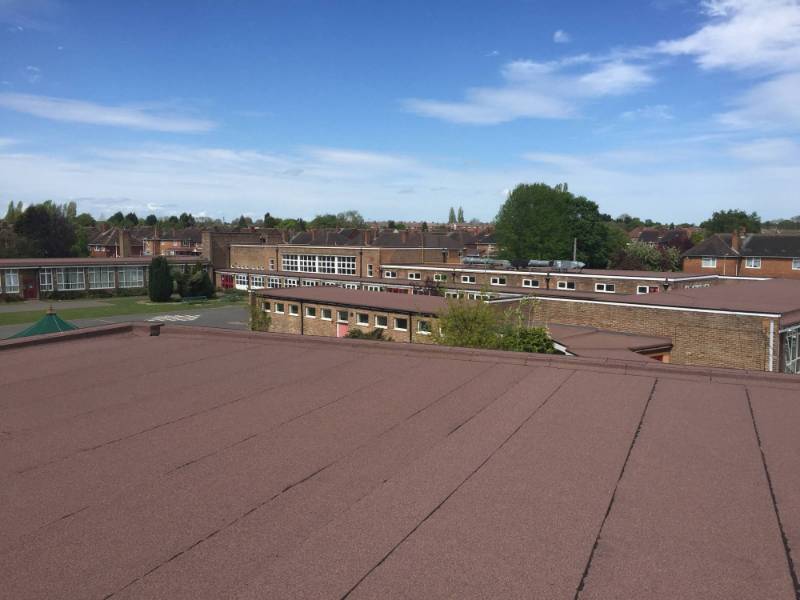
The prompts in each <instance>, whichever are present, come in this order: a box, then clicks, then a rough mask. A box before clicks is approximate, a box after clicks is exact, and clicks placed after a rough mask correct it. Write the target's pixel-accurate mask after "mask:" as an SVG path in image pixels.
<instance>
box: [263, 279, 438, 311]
mask: <svg viewBox="0 0 800 600" xmlns="http://www.w3.org/2000/svg"><path fill="white" fill-rule="evenodd" d="M256 294H258V295H259V296H264V297H267V298H282V299H285V300H297V301H302V302H318V303H320V304H325V303H327V304H336V305H339V306H354V307H359V308H373V309H377V310H387V311H397V312H413V313H424V314H434V315H436V314H439V313H441V312H444V310H445V309H446V308H447V300H446V299H444V298H442V297H441V296H426V295H422V294H395V293H392V292H369V291H366V290H349V289H346V288H340V287H336V286H331V285H317V286H310V287H293V288H280V289H278V288H274V289H263V290H258V291H257V292H256Z"/></svg>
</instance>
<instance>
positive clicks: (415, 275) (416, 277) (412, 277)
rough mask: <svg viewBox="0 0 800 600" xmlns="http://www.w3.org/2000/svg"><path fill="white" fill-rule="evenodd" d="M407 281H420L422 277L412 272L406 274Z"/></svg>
mask: <svg viewBox="0 0 800 600" xmlns="http://www.w3.org/2000/svg"><path fill="white" fill-rule="evenodd" d="M408 278H409V279H422V276H421V275H420V274H419V273H416V272H412V273H409V274H408Z"/></svg>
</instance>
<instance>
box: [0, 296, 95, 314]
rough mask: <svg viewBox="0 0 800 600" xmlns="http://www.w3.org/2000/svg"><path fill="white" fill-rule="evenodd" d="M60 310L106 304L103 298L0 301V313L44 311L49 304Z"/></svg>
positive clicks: (57, 310)
mask: <svg viewBox="0 0 800 600" xmlns="http://www.w3.org/2000/svg"><path fill="white" fill-rule="evenodd" d="M51 305H52V307H53V308H54V309H55V310H56V312H60V311H62V310H65V309H67V308H97V307H100V306H108V302H105V301H104V300H89V299H84V300H48V301H45V300H25V301H24V302H8V303H6V302H2V303H0V313H13V312H26V311H29V310H41V311H42V312H44V311H46V310H47V309H48V308H49V307H50V306H51Z"/></svg>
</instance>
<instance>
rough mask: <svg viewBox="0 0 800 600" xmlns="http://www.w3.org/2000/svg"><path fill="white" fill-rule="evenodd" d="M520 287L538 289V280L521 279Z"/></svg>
mask: <svg viewBox="0 0 800 600" xmlns="http://www.w3.org/2000/svg"><path fill="white" fill-rule="evenodd" d="M522 287H526V288H538V287H539V280H538V279H523V280H522Z"/></svg>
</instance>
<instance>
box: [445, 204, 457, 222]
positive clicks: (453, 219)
mask: <svg viewBox="0 0 800 600" xmlns="http://www.w3.org/2000/svg"><path fill="white" fill-rule="evenodd" d="M447 222H448V223H450V224H451V225H452V224H453V223H455V222H456V211H455V209H454V208H453V207H452V206H451V207H450V215H449V216H448V217H447Z"/></svg>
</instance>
